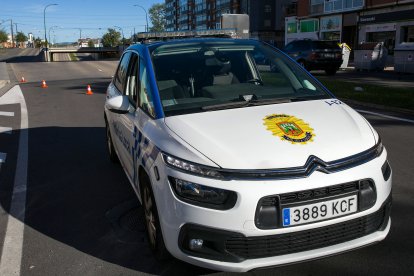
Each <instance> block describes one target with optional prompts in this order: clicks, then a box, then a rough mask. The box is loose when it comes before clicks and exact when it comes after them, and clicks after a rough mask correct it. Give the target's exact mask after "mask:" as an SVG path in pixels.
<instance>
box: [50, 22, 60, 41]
mask: <svg viewBox="0 0 414 276" xmlns="http://www.w3.org/2000/svg"><path fill="white" fill-rule="evenodd" d="M54 28H59V26H52V27H50V28H49V42H50V31H51V30H52V29H54ZM52 45H53V44H52Z"/></svg>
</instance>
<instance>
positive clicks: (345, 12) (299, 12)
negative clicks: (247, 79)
mask: <svg viewBox="0 0 414 276" xmlns="http://www.w3.org/2000/svg"><path fill="white" fill-rule="evenodd" d="M299 38H311V39H327V40H336V41H338V42H346V43H347V44H348V45H350V46H351V47H355V46H356V45H357V44H359V43H362V42H384V44H385V46H386V47H387V48H388V50H389V52H390V54H391V55H392V53H393V49H394V47H395V46H396V45H398V44H399V43H402V42H414V0H297V9H296V15H292V16H288V17H286V18H285V43H288V42H290V41H292V40H295V39H299Z"/></svg>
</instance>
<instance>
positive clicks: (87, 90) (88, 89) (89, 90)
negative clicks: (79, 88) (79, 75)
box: [86, 84, 93, 95]
mask: <svg viewBox="0 0 414 276" xmlns="http://www.w3.org/2000/svg"><path fill="white" fill-rule="evenodd" d="M86 95H93V92H92V89H91V86H90V85H89V84H88V88H87V89H86Z"/></svg>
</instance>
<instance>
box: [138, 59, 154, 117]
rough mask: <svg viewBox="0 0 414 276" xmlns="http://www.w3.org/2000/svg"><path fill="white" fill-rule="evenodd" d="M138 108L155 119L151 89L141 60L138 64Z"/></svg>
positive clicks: (146, 71) (146, 70)
mask: <svg viewBox="0 0 414 276" xmlns="http://www.w3.org/2000/svg"><path fill="white" fill-rule="evenodd" d="M139 77H140V87H139V99H138V101H139V103H138V105H139V107H140V108H141V109H142V110H144V111H145V112H146V113H147V114H148V115H150V116H151V117H155V110H154V102H153V99H152V96H151V95H152V93H151V87H150V84H149V76H148V68H147V66H146V65H145V62H144V61H143V60H142V59H141V60H140V62H139Z"/></svg>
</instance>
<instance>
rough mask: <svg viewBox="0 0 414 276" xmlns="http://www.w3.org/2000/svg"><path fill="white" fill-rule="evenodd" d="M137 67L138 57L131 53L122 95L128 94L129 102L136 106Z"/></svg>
mask: <svg viewBox="0 0 414 276" xmlns="http://www.w3.org/2000/svg"><path fill="white" fill-rule="evenodd" d="M138 67H139V58H138V55H137V54H135V53H132V54H131V57H130V62H129V69H128V74H127V81H126V83H127V84H126V87H125V92H124V95H126V96H128V98H129V102H130V103H131V104H132V105H133V106H134V107H137V86H138Z"/></svg>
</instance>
